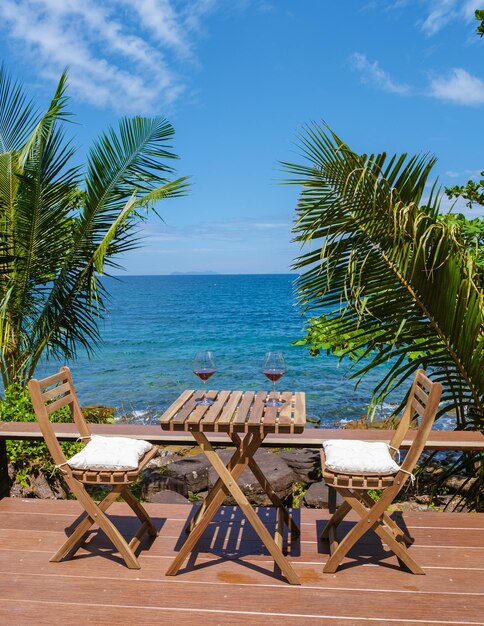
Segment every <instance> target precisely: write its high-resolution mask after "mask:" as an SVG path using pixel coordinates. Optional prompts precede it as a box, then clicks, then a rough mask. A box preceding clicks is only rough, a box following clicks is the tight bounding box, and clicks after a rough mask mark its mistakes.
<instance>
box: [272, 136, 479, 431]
mask: <svg viewBox="0 0 484 626" xmlns="http://www.w3.org/2000/svg"><path fill="white" fill-rule="evenodd" d="M301 150H302V154H303V156H304V157H305V158H306V163H305V164H303V165H300V164H290V163H285V164H283V165H284V167H285V170H286V171H287V172H289V173H290V174H291V175H293V176H294V178H290V179H289V180H288V181H286V182H288V183H290V184H297V185H299V186H301V188H302V190H301V194H300V199H299V203H298V217H297V220H296V223H295V226H294V232H295V235H296V241H299V242H301V244H302V245H310V246H311V250H309V251H307V252H305V253H304V254H302V255H301V256H300V257H299V258H298V259H297V260H296V262H295V268H296V269H299V270H301V272H302V273H301V275H300V278H299V281H298V293H299V299H300V301H301V303H302V304H303V305H304V306H305V307H306V309H307V310H308V311H313V312H314V311H317V312H318V313H319V315H320V317H319V321H318V318H317V319H316V321H314V320H313V321H312V322H311V323H310V326H309V332H308V337H307V338H306V341H307V344H308V345H309V346H310V347H311V348H312V350H313V351H317V349H318V345H319V346H323V345H324V346H330V348H329V350H333V348H335V347H337V348H338V351H339V354H340V355H341V354H343V355H344V354H347V355H352V356H353V357H356V359H357V362H358V364H359V369H356V371H355V373H354V376H355V377H356V378H357V379H361V377H362V376H364V375H365V374H366V373H367V372H368V371H369V370H370V369H373V368H374V367H376V366H377V365H380V364H382V363H387V364H389V365H390V368H389V371H388V373H387V375H386V376H384V377H383V379H382V380H381V381H380V383H379V384H378V385H377V387H376V388H375V390H374V398H373V400H374V402H376V401H379V400H381V399H382V398H384V397H385V396H386V395H388V393H389V392H390V391H391V390H392V389H394V388H395V386H397V385H399V384H400V383H401V382H402V381H403V380H405V379H406V378H407V377H408V376H409V375H411V374H412V373H413V372H414V371H415V370H417V369H418V368H420V367H425V368H427V369H429V370H430V371H431V372H432V374H433V376H434V378H436V379H437V380H440V381H441V382H442V383H443V384H444V387H445V390H446V392H445V393H444V400H445V402H446V406H444V407H443V409H442V410H445V409H446V408H447V409H448V408H454V409H456V410H457V412H458V420H459V423H460V424H461V425H464V424H465V411H466V410H468V409H469V408H470V407H472V408H473V410H477V411H483V392H484V380H483V376H484V374H483V372H484V353H483V349H482V348H483V341H484V339H483V338H484V333H483V321H484V319H483V292H482V289H481V288H480V286H479V285H478V284H476V282H475V275H476V272H475V269H474V268H473V261H472V258H471V257H470V255H469V254H468V253H467V252H466V250H465V249H463V248H462V246H460V245H459V243H458V242H457V241H456V240H455V237H453V236H452V233H451V232H450V230H449V228H448V227H447V225H446V224H444V223H443V222H442V221H441V220H439V219H438V216H439V206H440V198H441V194H440V191H439V190H438V189H437V187H436V186H435V185H434V187H433V188H432V193H431V195H430V198H429V199H428V200H427V203H426V206H421V205H422V202H423V194H424V191H425V188H426V184H427V181H428V177H429V174H430V172H431V170H432V167H433V165H434V163H435V159H434V158H433V157H430V156H428V155H423V156H421V155H416V156H412V157H408V156H407V155H400V156H398V155H394V156H392V157H390V158H389V157H388V156H387V155H386V154H384V153H382V154H377V155H358V154H356V153H354V152H352V151H351V150H350V149H349V147H348V146H347V145H346V144H345V143H344V142H343V141H341V139H339V138H338V137H337V136H336V135H335V134H334V133H333V132H332V131H331V130H329V129H328V128H327V127H326V128H321V127H319V126H317V125H312V126H310V127H307V128H306V129H305V131H304V134H303V136H302V137H301ZM342 338H343V339H344V341H345V342H346V349H343V350H341V345H342V344H343V341H342Z"/></svg>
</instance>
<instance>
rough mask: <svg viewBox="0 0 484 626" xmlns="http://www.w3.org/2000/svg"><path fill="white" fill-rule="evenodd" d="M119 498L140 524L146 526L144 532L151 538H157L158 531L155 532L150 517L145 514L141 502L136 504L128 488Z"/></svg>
mask: <svg viewBox="0 0 484 626" xmlns="http://www.w3.org/2000/svg"><path fill="white" fill-rule="evenodd" d="M121 497H122V498H123V500H124V501H125V502H126V503H127V504H128V505H129V506H130V507H131V509H132V510H133V511H134V513H136V515H137V517H138V519H139V520H140V522H143V524H146V529H145V532H147V533H148V534H149V535H150V536H151V537H158V531H157V530H156V528H155V526H154V524H153V521H152V519H151V517H150V516H149V515H148V513H147V512H146V509H145V508H144V506H143V505H142V504H141V502H138V500H137V499H136V498H135V497H134V496H133V494H132V493H131V491H130V490H129V487H125V488H124V489H123V490H122V492H121Z"/></svg>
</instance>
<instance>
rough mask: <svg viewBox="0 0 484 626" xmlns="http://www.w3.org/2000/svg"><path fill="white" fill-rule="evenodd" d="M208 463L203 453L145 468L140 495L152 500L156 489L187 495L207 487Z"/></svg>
mask: <svg viewBox="0 0 484 626" xmlns="http://www.w3.org/2000/svg"><path fill="white" fill-rule="evenodd" d="M209 465H210V463H209V462H208V460H207V459H206V457H205V455H204V454H199V455H197V456H192V457H185V458H182V459H180V460H179V461H173V462H172V463H170V464H169V465H168V466H163V465H162V466H161V467H160V468H150V469H145V470H144V471H143V472H142V489H141V497H142V498H143V499H145V500H148V501H149V502H152V498H153V495H154V494H155V493H156V492H157V491H163V490H165V489H169V490H171V491H176V492H178V493H181V494H182V495H183V496H185V497H187V496H188V492H189V491H191V492H193V493H196V492H198V491H202V490H204V489H206V488H207V485H208V468H209Z"/></svg>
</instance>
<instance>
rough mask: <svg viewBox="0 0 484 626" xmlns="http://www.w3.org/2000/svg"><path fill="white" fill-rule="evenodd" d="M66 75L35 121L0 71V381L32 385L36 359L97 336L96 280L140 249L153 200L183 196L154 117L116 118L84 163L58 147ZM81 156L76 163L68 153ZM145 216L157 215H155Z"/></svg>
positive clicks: (99, 300)
mask: <svg viewBox="0 0 484 626" xmlns="http://www.w3.org/2000/svg"><path fill="white" fill-rule="evenodd" d="M66 87H67V74H66V73H64V74H62V76H61V78H60V81H59V84H58V87H57V89H56V92H55V94H54V96H53V98H52V101H51V103H50V105H49V106H48V108H47V111H46V112H45V113H43V114H39V113H38V112H37V109H36V108H35V107H34V105H33V103H32V102H30V101H28V100H27V98H26V96H25V94H24V92H23V90H22V88H21V87H20V86H19V85H18V84H15V83H13V82H12V81H11V80H10V78H9V76H8V75H7V73H6V72H5V70H4V69H3V68H2V67H0V269H1V271H0V348H1V354H0V373H1V375H2V379H3V383H4V387H8V386H9V385H10V384H11V383H15V382H18V383H20V384H25V383H26V381H27V380H28V379H29V378H31V376H32V375H33V372H34V371H35V367H36V365H37V363H38V362H39V359H40V358H41V357H43V356H49V355H51V356H53V357H57V358H59V359H62V360H66V359H70V358H73V357H75V355H76V354H77V352H78V350H79V349H80V348H81V349H84V350H86V351H88V352H92V350H93V349H94V348H95V347H96V344H98V343H99V342H100V340H101V337H100V334H99V328H98V325H99V321H100V320H101V319H102V318H103V315H104V313H105V305H104V300H105V296H106V292H105V290H104V288H103V285H102V283H101V281H100V280H99V277H100V276H102V275H104V274H107V273H108V272H109V271H110V270H111V269H112V268H117V267H118V266H117V263H116V260H115V259H116V258H117V257H118V256H119V255H121V254H124V253H126V252H127V251H129V250H131V249H133V248H135V247H136V246H137V245H138V242H139V239H138V234H137V233H138V230H139V229H138V227H139V225H140V223H141V222H142V221H143V220H144V219H146V216H147V214H148V210H151V209H153V207H154V205H155V203H156V202H157V201H159V200H161V199H164V198H169V197H176V196H179V195H182V194H183V193H185V190H186V188H187V183H186V179H185V178H181V179H177V180H173V174H174V170H173V168H172V167H171V166H169V165H168V162H169V161H171V160H173V159H175V158H177V157H176V156H175V154H173V153H172V152H171V151H169V147H170V145H169V144H170V141H171V140H172V138H173V135H174V130H173V127H172V126H171V124H169V122H167V121H166V120H165V119H164V118H162V117H154V118H144V117H134V118H132V119H127V118H123V119H122V120H121V121H120V122H119V126H118V128H117V129H109V130H108V131H107V132H105V133H103V134H102V135H101V136H100V138H99V139H98V140H97V142H95V143H94V145H93V147H92V148H91V150H90V151H89V153H88V157H87V164H86V166H85V167H81V166H79V165H74V163H75V162H76V151H75V149H74V147H73V144H72V143H71V142H70V141H68V140H66V136H65V127H66V123H67V121H68V120H69V119H70V113H69V112H68V110H67V101H68V99H67V96H66ZM77 158H78V157H77ZM153 210H154V209H153Z"/></svg>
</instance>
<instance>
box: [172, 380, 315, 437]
mask: <svg viewBox="0 0 484 626" xmlns="http://www.w3.org/2000/svg"><path fill="white" fill-rule="evenodd" d="M203 395H204V392H203V391H194V390H193V389H188V390H186V391H184V392H183V393H182V394H181V395H180V397H179V398H177V399H176V400H175V402H173V404H172V405H171V406H170V407H169V408H168V409H167V410H166V411H165V413H163V415H162V416H161V420H160V421H161V428H162V429H163V430H170V431H193V430H195V431H203V432H220V433H234V432H235V433H246V432H249V431H253V430H259V431H260V432H261V434H264V433H302V432H303V430H304V426H305V424H306V397H305V394H304V393H302V392H300V391H297V392H295V393H294V392H291V391H283V392H282V393H277V394H276V397H277V398H278V399H280V400H284V403H283V405H282V406H281V407H279V408H278V407H271V406H265V404H264V403H265V401H266V400H267V398H268V397H272V393H268V392H267V391H257V392H254V391H209V392H207V396H208V397H209V398H212V399H213V400H214V403H213V404H212V405H209V406H205V405H200V404H199V405H197V404H196V403H195V401H196V399H197V398H201V397H203Z"/></svg>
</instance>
